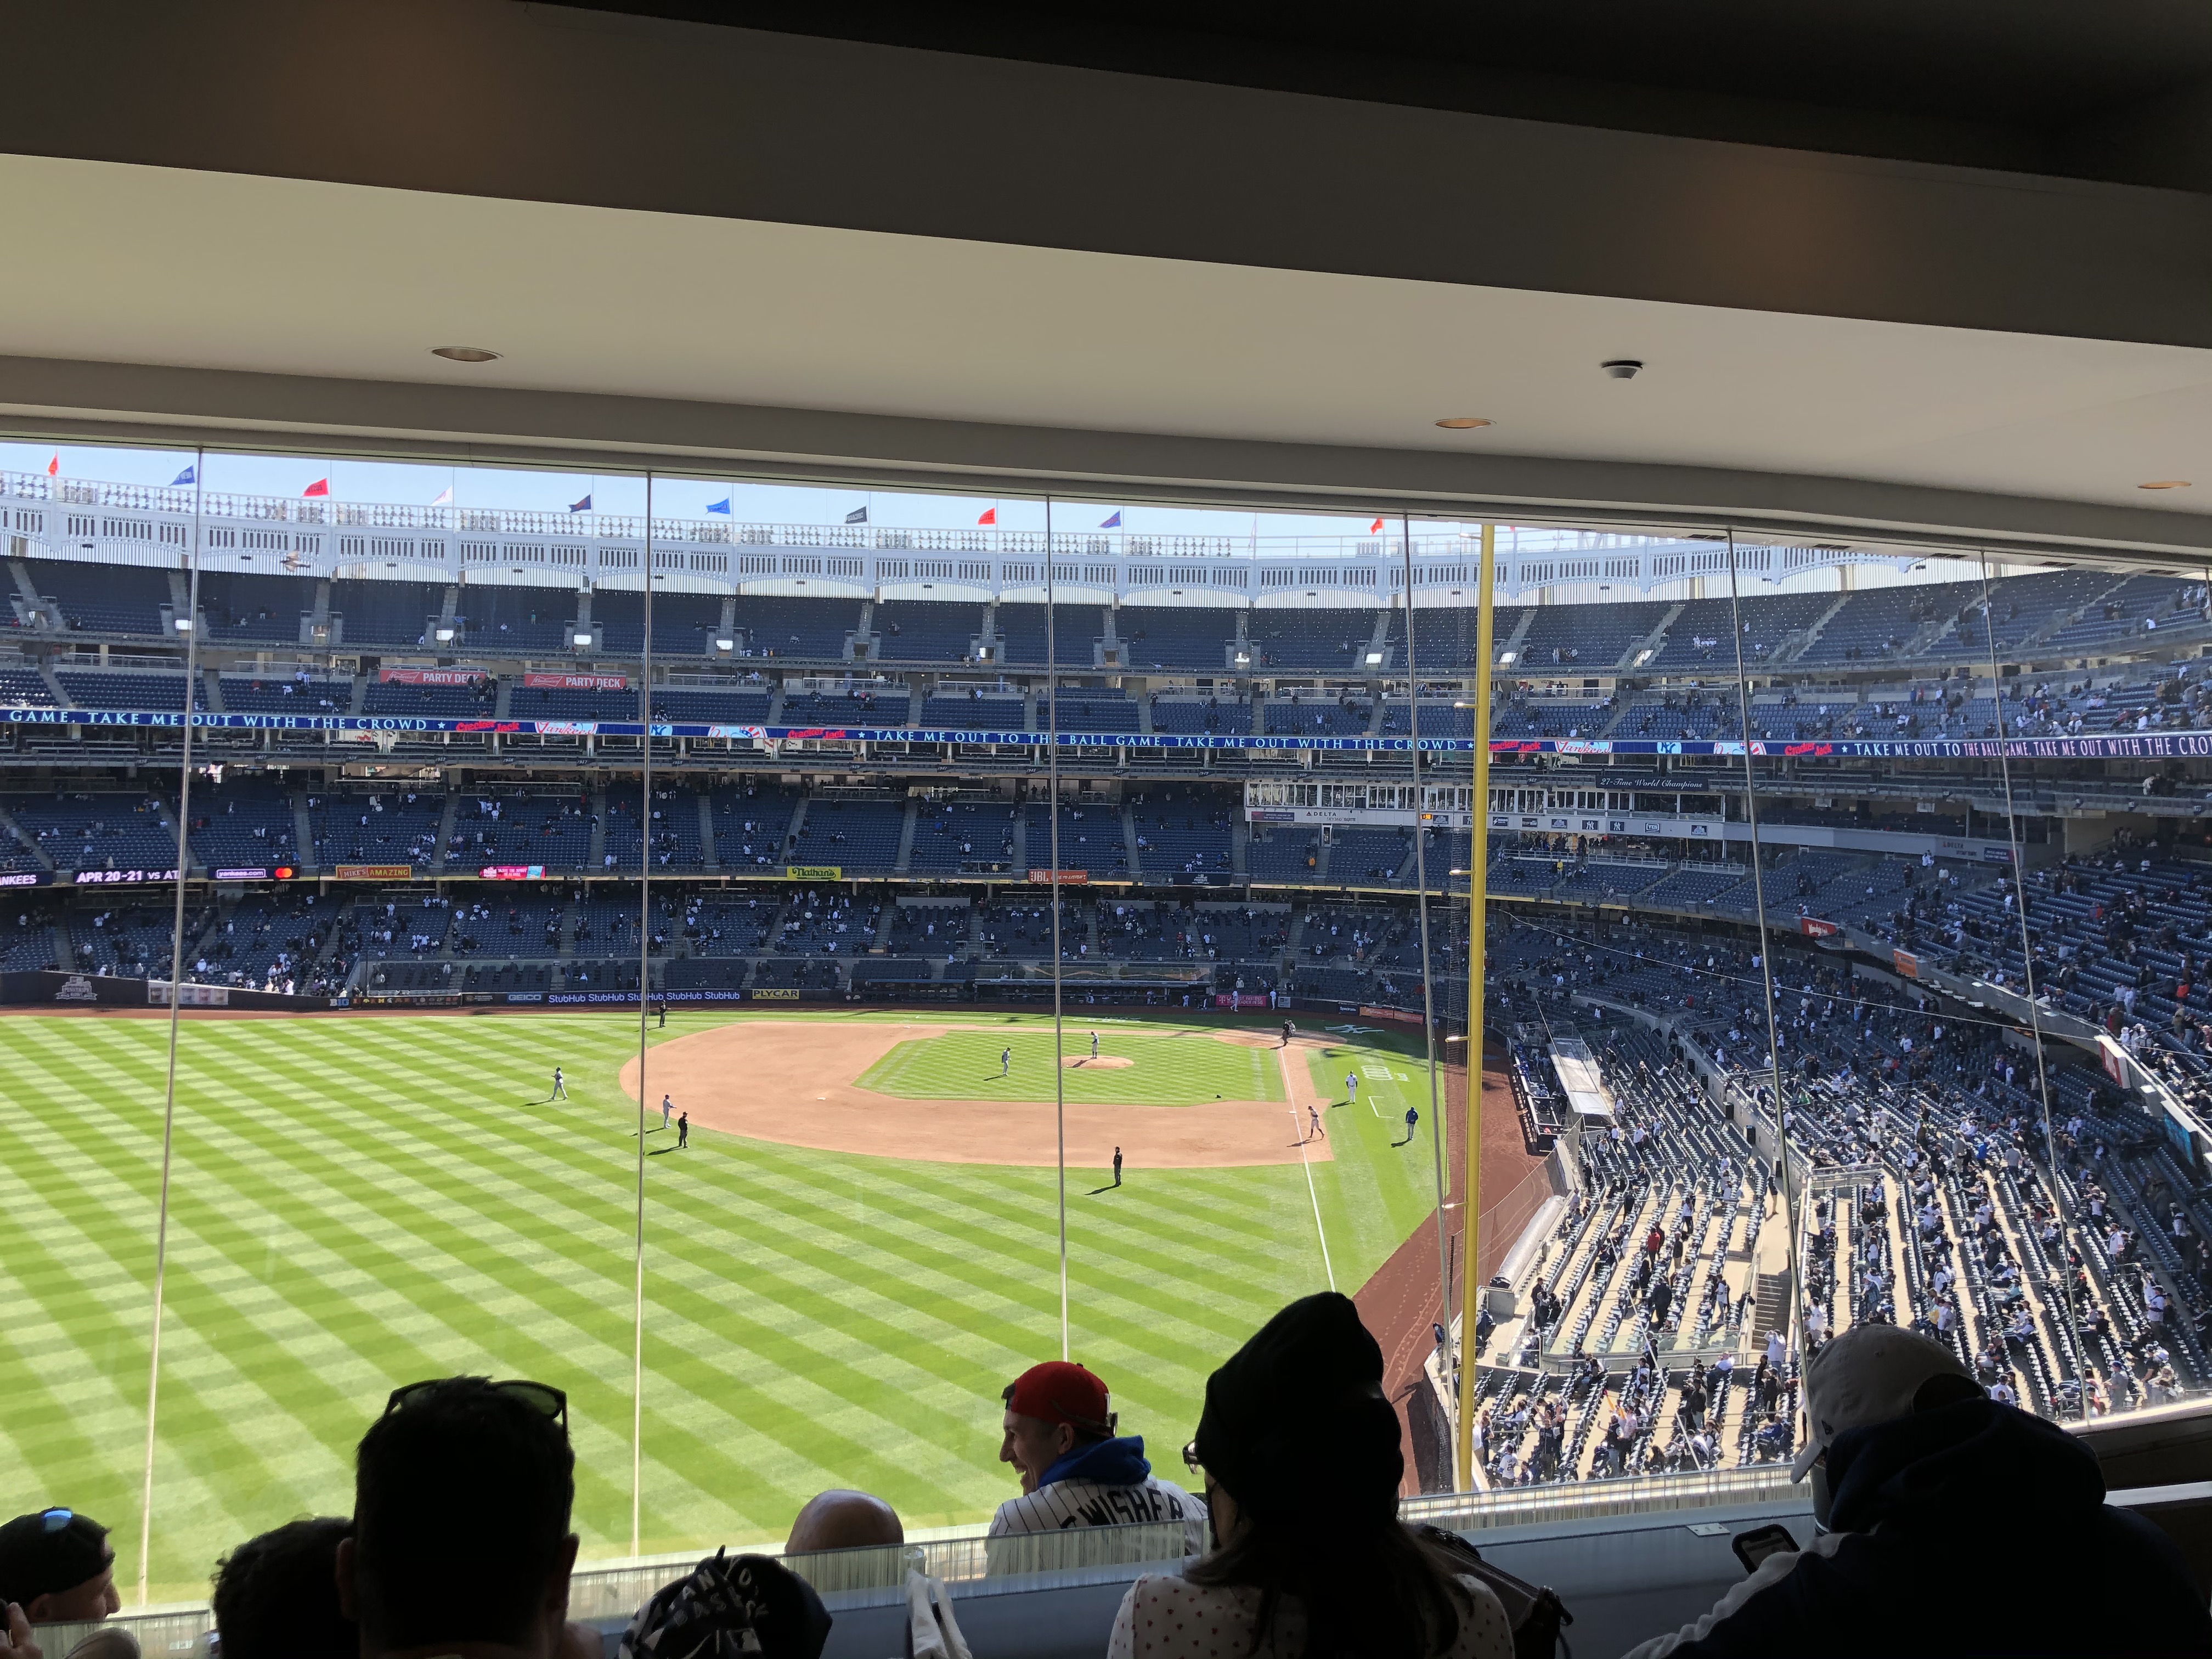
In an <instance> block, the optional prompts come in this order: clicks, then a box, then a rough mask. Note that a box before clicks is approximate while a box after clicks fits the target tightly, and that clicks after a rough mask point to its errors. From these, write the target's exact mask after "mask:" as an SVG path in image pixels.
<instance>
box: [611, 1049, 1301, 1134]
mask: <svg viewBox="0 0 2212 1659" xmlns="http://www.w3.org/2000/svg"><path fill="white" fill-rule="evenodd" d="M952 1029H953V1028H952V1027H951V1026H948V1025H943V1024H927V1023H921V1022H915V1023H904V1022H901V1023H892V1022H889V1021H882V1022H875V1021H872V1022H870V1023H868V1024H849V1025H847V1024H836V1023H834V1022H831V1021H828V1020H789V1021H778V1020H740V1021H735V1022H732V1024H727V1025H721V1026H717V1027H715V1028H714V1030H708V1031H700V1032H697V1033H695V1034H693V1035H691V1036H682V1037H676V1038H672V1039H671V1040H670V1041H668V1042H663V1043H660V1044H659V1045H657V1046H655V1047H654V1048H653V1049H652V1050H651V1051H650V1052H649V1053H648V1054H647V1061H646V1073H645V1079H646V1087H647V1090H648V1091H650V1092H651V1093H652V1094H653V1097H655V1098H656V1099H657V1098H658V1097H659V1096H660V1095H661V1094H662V1093H664V1092H665V1093H667V1094H670V1095H672V1096H673V1097H675V1103H676V1105H677V1107H678V1109H680V1110H684V1111H688V1112H689V1113H690V1115H691V1122H692V1126H693V1127H696V1128H708V1129H720V1130H723V1131H725V1132H726V1133H730V1134H737V1135H744V1136H748V1137H750V1139H755V1140H770V1141H775V1142H776V1143H777V1144H779V1145H781V1146H805V1147H811V1148H812V1149H814V1150H817V1151H819V1152H860V1153H866V1155H868V1156H870V1157H872V1158H910V1159H915V1160H919V1161H921V1162H923V1163H930V1164H1022V1165H1028V1166H1035V1167H1043V1168H1050V1167H1052V1166H1053V1165H1054V1164H1055V1163H1056V1162H1057V1161H1058V1136H1057V1133H1056V1131H1055V1126H1054V1106H1053V1103H1052V1102H1051V1101H1049V1100H1041V1101H1013V1102H1008V1101H995V1100H910V1099H905V1098H902V1097H896V1096H893V1095H885V1094H878V1093H877V1092H876V1091H874V1090H872V1089H863V1088H861V1087H860V1086H859V1085H857V1084H856V1083H854V1079H856V1078H858V1077H860V1075H861V1074H862V1073H865V1072H866V1070H867V1069H868V1068H869V1067H870V1066H873V1065H874V1064H876V1062H877V1061H878V1060H881V1059H883V1057H884V1055H885V1054H889V1053H890V1051H891V1049H892V1048H896V1046H897V1045H898V1044H900V1043H902V1042H914V1041H916V1040H917V1039H927V1038H930V1037H936V1036H944V1035H945V1033H946V1032H947V1031H949V1030H952ZM1225 1035H1226V1034H1225ZM1269 1040H1270V1041H1271V1042H1272V1041H1273V1039H1272V1038H1271V1039H1269ZM1305 1072H1306V1065H1305V1058H1304V1054H1300V1053H1298V1052H1297V1049H1296V1048H1292V1049H1291V1050H1287V1051H1285V1054H1284V1063H1283V1075H1284V1079H1285V1083H1286V1084H1287V1085H1289V1088H1290V1094H1291V1106H1290V1107H1285V1104H1284V1103H1282V1102H1280V1101H1258V1100H1221V1101H1206V1102H1202V1103H1198V1104H1195V1105H1189V1106H1124V1105H1099V1104H1088V1103H1076V1102H1073V1101H1070V1102H1069V1103H1067V1105H1066V1108H1065V1110H1066V1130H1067V1161H1068V1163H1070V1164H1077V1165H1086V1166H1091V1165H1095V1166H1096V1167H1097V1168H1100V1169H1105V1168H1107V1167H1109V1166H1110V1165H1111V1164H1112V1163H1113V1161H1114V1149H1115V1147H1117V1146H1118V1147H1120V1148H1121V1155H1122V1160H1123V1162H1124V1164H1125V1165H1126V1166H1127V1168H1128V1169H1129V1170H1142V1169H1148V1168H1149V1169H1156V1170H1206V1169H1225V1168H1236V1167H1240V1166H1244V1165H1250V1164H1296V1163H1297V1162H1298V1160H1299V1152H1300V1148H1299V1145H1298V1135H1299V1132H1300V1129H1301V1128H1302V1127H1303V1125H1304V1114H1303V1110H1302V1107H1303V1104H1304V1100H1305V1099H1306V1097H1309V1096H1310V1095H1311V1094H1312V1092H1313V1091H1312V1085H1311V1082H1310V1079H1307V1078H1306V1076H1305ZM622 1086H623V1090H624V1091H625V1092H627V1093H628V1094H629V1097H630V1098H632V1099H633V1100H635V1099H636V1098H637V1097H638V1094H639V1090H638V1062H637V1061H636V1060H630V1061H629V1063H628V1064H627V1065H625V1066H623V1070H622ZM1046 1086H1047V1087H1048V1080H1047V1081H1046ZM1304 1154H1305V1156H1306V1157H1307V1158H1309V1159H1311V1160H1313V1161H1316V1162H1319V1161H1322V1160H1323V1159H1327V1158H1329V1157H1331V1153H1330V1152H1329V1150H1328V1143H1327V1142H1326V1141H1316V1142H1315V1143H1314V1144H1313V1145H1312V1146H1308V1147H1306V1148H1305V1149H1304Z"/></svg>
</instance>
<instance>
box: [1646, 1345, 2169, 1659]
mask: <svg viewBox="0 0 2212 1659" xmlns="http://www.w3.org/2000/svg"><path fill="white" fill-rule="evenodd" d="M1805 1415H1806V1423H1807V1431H1806V1436H1805V1444H1804V1446H1803V1448H1802V1449H1801V1450H1800V1451H1799V1452H1798V1454H1797V1456H1796V1461H1795V1462H1794V1463H1793V1464H1792V1466H1791V1469H1790V1478H1791V1479H1792V1480H1804V1479H1806V1478H1807V1477H1808V1476H1810V1477H1811V1480H1812V1488H1813V1525H1814V1529H1815V1531H1816V1534H1817V1535H1816V1536H1815V1537H1814V1538H1813V1539H1812V1541H1810V1542H1809V1543H1808V1544H1807V1545H1806V1547H1804V1548H1803V1549H1802V1550H1795V1549H1780V1550H1777V1551H1775V1552H1774V1553H1771V1554H1770V1555H1767V1556H1765V1558H1763V1559H1761V1560H1760V1561H1759V1565H1758V1566H1757V1568H1756V1569H1755V1570H1754V1571H1753V1572H1752V1574H1751V1576H1750V1577H1747V1578H1745V1579H1743V1580H1742V1581H1741V1582H1740V1583H1737V1584H1736V1585H1735V1588H1733V1589H1730V1590H1729V1593H1728V1594H1727V1595H1724V1596H1723V1597H1722V1598H1721V1599H1720V1601H1719V1602H1718V1603H1717V1604H1716V1605H1715V1607H1713V1609H1712V1611H1711V1612H1710V1613H1706V1614H1705V1616H1704V1617H1702V1618H1700V1619H1699V1620H1697V1621H1696V1622H1695V1623H1694V1624H1691V1625H1687V1626H1684V1627H1683V1628H1682V1629H1680V1630H1679V1631H1669V1632H1667V1633H1666V1634H1664V1635H1661V1636H1655V1637H1653V1638H1650V1640H1649V1641H1646V1642H1644V1643H1643V1644H1640V1645H1639V1646H1638V1647H1635V1648H1632V1649H1631V1650H1629V1654H1628V1656H1627V1659H1692V1656H1696V1659H1723V1656H1738V1655H1741V1656H1743V1659H1766V1656H1769V1655H1774V1654H1807V1653H1814V1654H1851V1655H1859V1654H1870V1653H1889V1652H1897V1651H1900V1650H1904V1649H1905V1648H1910V1649H1911V1650H1912V1651H1914V1652H1921V1653H1942V1654H2000V1653H2005V1654H2010V1653H2063V1654H2069V1655H2075V1654H2078V1655H2101V1654H2112V1655H2119V1654H2151V1653H2160V1654H2164V1653H2190V1654H2203V1653H2212V1614H2208V1613H2207V1612H2206V1610H2205V1604H2204V1595H2203V1591H2202V1590H2201V1589H2197V1586H2196V1584H2195V1583H2194V1582H2193V1579H2192V1577H2191V1572H2190V1569H2189V1564H2188V1562H2187V1560H2186V1559H2185V1558H2184V1557H2183V1555H2182V1553H2181V1552H2180V1551H2179V1549H2178V1548H2177V1547H2175V1545H2174V1543H2173V1541H2172V1540H2171V1539H2170V1538H2168V1537H2167V1536H2166V1534H2165V1533H2163V1532H2161V1531H2160V1529H2159V1528H2157V1527H2156V1526H2154V1525H2153V1524H2152V1523H2151V1522H2148V1521H2146V1520H2144V1519H2142V1517H2141V1516H2136V1515H2133V1514H2131V1513H2130V1512H2129V1511H2128V1510H2123V1509H2115V1508H2113V1507H2112V1506H2111V1505H2109V1504H2106V1502H2105V1481H2104V1477H2103V1476H2102V1475H2101V1474H2100V1473H2099V1472H2098V1468H2097V1458H2096V1455H2095V1454H2094V1453H2093V1452H2092V1451H2091V1450H2090V1449H2088V1448H2087V1446H2085V1445H2083V1444H2082V1443H2081V1441H2079V1440H2077V1439H2075V1437H2073V1436H2072V1435H2070V1434H2069V1433H2067V1432H2066V1431H2065V1430H2063V1429H2062V1428H2060V1427H2059V1426H2058V1425H2057V1424H2055V1423H2046V1422H2045V1421H2044V1420H2043V1419H2041V1418H2039V1417H2033V1416H2031V1415H2029V1414H2028V1413H2026V1412H2023V1411H2021V1410H2019V1409H2017V1408H2016V1407H2011V1406H2008V1405H2003V1404H2001V1403H2000V1402H1998V1401H1994V1400H1991V1399H1990V1398H1989V1397H1988V1396H1987V1395H1984V1393H1983V1392H1982V1388H1981V1385H1980V1384H1979V1383H1977V1382H1976V1381H1975V1380H1974V1377H1973V1376H1972V1373H1970V1372H1969V1371H1968V1370H1966V1366H1965V1365H1963V1364H1960V1361H1959V1357H1958V1356H1957V1355H1956V1354H1954V1353H1953V1352H1951V1350H1950V1349H1949V1348H1948V1347H1946V1346H1944V1345H1943V1344H1942V1343H1940V1342H1936V1341H1934V1340H1930V1339H1929V1338H1928V1337H1924V1336H1922V1335H1920V1334H1917V1332H1913V1331H1910V1330H1903V1329H1899V1328H1898V1327H1896V1326H1894V1325H1860V1326H1857V1327H1855V1328H1852V1329H1850V1330H1848V1331H1845V1332H1844V1334H1842V1335H1841V1336H1838V1337H1836V1338H1834V1339H1833V1340H1830V1341H1828V1342H1826V1343H1824V1344H1823V1345H1822V1346H1821V1347H1820V1352H1818V1353H1815V1354H1814V1355H1813V1356H1812V1357H1811V1358H1809V1359H1808V1360H1807V1361H1806V1364H1805ZM1992 1584H2008V1585H2026V1586H2033V1587H2036V1589H2034V1590H2033V1592H2032V1593H2030V1594H2027V1595H1988V1594H1978V1593H1975V1592H1976V1591H1977V1590H1978V1589H1983V1588H1984V1587H1987V1586H1990V1585H1992ZM1962 1586H1963V1587H1966V1588H1965V1589H1964V1590H1962V1589H1961V1587H1962ZM2084 1588H2088V1589H2093V1591H2094V1593H2093V1594H2088V1595H2082V1594H2075V1593H2072V1592H2074V1591H2077V1590H2080V1589H2084ZM1899 1632H1910V1634H1909V1635H1906V1636H1900V1634H1899Z"/></svg>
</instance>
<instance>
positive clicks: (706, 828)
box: [694, 634, 729, 870]
mask: <svg viewBox="0 0 2212 1659" xmlns="http://www.w3.org/2000/svg"><path fill="white" fill-rule="evenodd" d="M722 637H723V638H724V639H727V638H729V635H727V634H724V635H722ZM694 799H696V800H697V802H698V803H699V861H700V863H701V864H702V866H705V867H706V868H707V869H709V870H720V868H721V867H722V854H721V853H720V850H719V849H718V848H716V847H715V845H714V792H713V791H712V790H708V789H702V790H700V791H699V792H698V793H697V794H696V796H695V797H694Z"/></svg>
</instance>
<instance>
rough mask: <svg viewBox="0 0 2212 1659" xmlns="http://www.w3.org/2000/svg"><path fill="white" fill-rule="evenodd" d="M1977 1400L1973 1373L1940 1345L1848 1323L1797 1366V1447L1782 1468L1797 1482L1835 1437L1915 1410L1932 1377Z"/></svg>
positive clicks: (1903, 1333) (1904, 1332) (1908, 1334)
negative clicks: (1800, 1378) (1801, 1395)
mask: <svg viewBox="0 0 2212 1659" xmlns="http://www.w3.org/2000/svg"><path fill="white" fill-rule="evenodd" d="M1939 1376H1940V1377H1944V1378H1947V1379H1951V1380H1954V1381H1955V1382H1956V1383H1963V1384H1964V1385H1965V1387H1964V1388H1963V1389H1958V1390H1957V1391H1956V1395H1955V1396H1954V1395H1952V1394H1951V1391H1949V1390H1947V1403H1948V1398H1950V1397H1961V1398H1963V1397H1965V1395H1967V1394H1968V1393H1972V1394H1979V1393H1980V1392H1981V1389H1980V1386H1979V1385H1978V1383H1975V1381H1974V1378H1973V1375H1972V1372H1970V1371H1968V1370H1967V1369H1966V1366H1965V1365H1963V1364H1960V1360H1959V1356H1958V1355H1956V1354H1954V1353H1953V1352H1951V1351H1950V1350H1949V1349H1948V1348H1947V1347H1945V1346H1943V1345H1942V1343H1940V1342H1937V1341H1935V1340H1932V1339H1930V1338H1928V1337H1924V1336H1922V1335H1920V1334H1918V1333H1917V1332H1914V1331H1907V1330H1900V1329H1899V1328H1898V1327H1896V1326H1894V1325H1857V1326H1854V1327H1852V1328H1850V1330H1848V1331H1845V1332H1844V1334H1842V1335H1841V1336H1838V1337H1837V1338H1836V1339H1834V1340H1832V1341H1830V1342H1826V1343H1823V1344H1822V1345H1821V1346H1820V1348H1819V1349H1818V1350H1817V1351H1816V1352H1814V1355H1813V1357H1812V1358H1811V1359H1809V1360H1808V1361H1807V1362H1806V1364H1805V1421H1806V1431H1805V1444H1804V1446H1803V1448H1802V1449H1801V1450H1800V1451H1799V1452H1798V1454H1797V1455H1796V1459H1795V1460H1794V1461H1793V1462H1791V1464H1790V1479H1791V1480H1803V1479H1804V1478H1805V1474H1806V1472H1807V1471H1808V1470H1809V1469H1810V1468H1812V1467H1813V1465H1814V1462H1816V1461H1817V1460H1818V1459H1819V1457H1820V1454H1821V1453H1822V1452H1824V1451H1826V1450H1827V1449H1828V1447H1829V1446H1830V1444H1832V1443H1833V1442H1834V1440H1835V1438H1836V1437H1837V1436H1838V1435H1839V1434H1842V1433H1844V1431H1846V1430H1850V1429H1863V1428H1869V1427H1871V1426H1872V1425H1875V1424H1876V1423H1893V1422H1895V1421H1896V1420H1897V1419H1899V1418H1903V1417H1910V1416H1911V1415H1912V1413H1914V1412H1915V1411H1916V1410H1917V1409H1918V1408H1919V1406H1920V1401H1919V1400H1918V1398H1917V1396H1918V1395H1919V1394H1920V1391H1921V1389H1923V1388H1925V1387H1926V1386H1927V1385H1928V1383H1930V1382H1931V1381H1933V1380H1934V1379H1935V1378H1936V1377H1939Z"/></svg>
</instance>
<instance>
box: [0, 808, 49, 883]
mask: <svg viewBox="0 0 2212 1659" xmlns="http://www.w3.org/2000/svg"><path fill="white" fill-rule="evenodd" d="M0 829H4V830H5V831H7V833H8V834H9V835H10V836H14V837H15V840H16V842H18V843H19V844H20V845H21V847H22V848H23V850H24V851H25V852H27V853H28V854H30V855H31V856H32V857H33V858H34V859H36V860H38V861H39V867H40V869H42V870H51V869H52V868H53V867H54V861H53V860H52V858H51V857H49V856H48V855H47V853H46V849H45V848H42V847H40V845H39V843H38V842H37V841H36V840H35V839H33V837H32V836H27V835H26V834H24V833H23V828H22V826H21V824H19V823H16V822H15V818H14V817H11V816H10V815H9V812H8V811H7V809H6V808H4V807H0Z"/></svg>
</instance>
